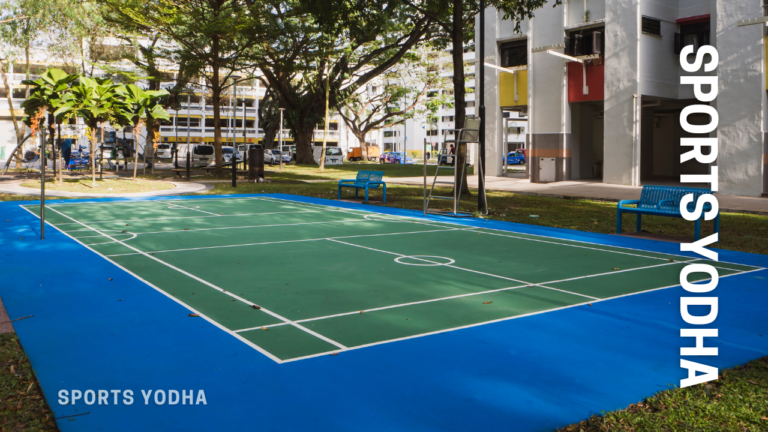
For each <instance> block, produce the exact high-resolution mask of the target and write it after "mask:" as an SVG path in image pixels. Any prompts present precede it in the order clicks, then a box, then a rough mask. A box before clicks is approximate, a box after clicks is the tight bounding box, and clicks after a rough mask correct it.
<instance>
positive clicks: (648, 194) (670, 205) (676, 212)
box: [616, 186, 720, 240]
mask: <svg viewBox="0 0 768 432" xmlns="http://www.w3.org/2000/svg"><path fill="white" fill-rule="evenodd" d="M711 193H712V191H711V190H709V189H699V188H690V187H679V186H643V192H642V193H641V194H640V200H623V201H619V205H618V206H617V207H616V234H621V215H622V214H624V213H636V214H637V232H640V231H641V229H642V224H641V218H642V216H643V215H644V214H645V215H654V216H669V217H679V218H682V217H683V215H682V214H681V213H680V200H681V199H682V198H683V197H684V196H685V195H688V194H693V201H692V202H691V203H689V204H688V211H693V209H695V208H696V200H698V198H699V196H701V195H705V194H711ZM629 205H636V207H627V206H629ZM711 209H712V206H711V205H710V204H709V203H707V204H705V205H704V212H702V214H701V218H699V219H697V220H696V228H695V237H696V240H698V239H699V238H700V237H701V219H703V218H704V213H706V212H708V211H709V210H711ZM715 232H720V214H718V215H717V216H716V217H715Z"/></svg>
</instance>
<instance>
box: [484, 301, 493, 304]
mask: <svg viewBox="0 0 768 432" xmlns="http://www.w3.org/2000/svg"><path fill="white" fill-rule="evenodd" d="M491 303H493V301H487V302H483V304H491Z"/></svg>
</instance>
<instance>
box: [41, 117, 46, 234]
mask: <svg viewBox="0 0 768 432" xmlns="http://www.w3.org/2000/svg"><path fill="white" fill-rule="evenodd" d="M40 136H41V137H42V141H43V142H42V151H41V152H40V240H45V168H46V167H45V166H46V162H45V128H41V130H40Z"/></svg>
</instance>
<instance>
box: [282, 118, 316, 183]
mask: <svg viewBox="0 0 768 432" xmlns="http://www.w3.org/2000/svg"><path fill="white" fill-rule="evenodd" d="M278 109H279V110H280V140H279V142H280V144H279V145H280V150H279V151H278V153H279V154H280V171H281V172H282V171H283V111H285V108H278ZM324 156H325V155H322V157H324Z"/></svg>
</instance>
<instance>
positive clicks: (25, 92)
mask: <svg viewBox="0 0 768 432" xmlns="http://www.w3.org/2000/svg"><path fill="white" fill-rule="evenodd" d="M24 56H25V64H24V69H25V70H24V76H25V79H27V80H29V41H27V46H25V47H24ZM24 99H29V86H27V88H26V90H25V91H24Z"/></svg>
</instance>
